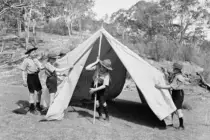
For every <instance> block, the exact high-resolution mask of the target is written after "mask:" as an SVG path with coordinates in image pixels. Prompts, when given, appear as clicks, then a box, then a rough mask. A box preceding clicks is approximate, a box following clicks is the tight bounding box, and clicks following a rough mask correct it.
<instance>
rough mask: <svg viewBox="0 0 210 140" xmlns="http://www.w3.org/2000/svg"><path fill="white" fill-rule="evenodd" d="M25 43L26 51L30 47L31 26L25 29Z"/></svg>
mask: <svg viewBox="0 0 210 140" xmlns="http://www.w3.org/2000/svg"><path fill="white" fill-rule="evenodd" d="M25 42H26V50H27V49H28V45H29V26H26V27H25Z"/></svg>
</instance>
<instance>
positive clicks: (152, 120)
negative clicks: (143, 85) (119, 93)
mask: <svg viewBox="0 0 210 140" xmlns="http://www.w3.org/2000/svg"><path fill="white" fill-rule="evenodd" d="M107 104H108V110H109V114H110V116H112V117H115V118H119V119H122V120H126V121H128V122H132V123H135V124H139V125H144V126H148V127H153V128H154V127H157V128H159V129H162V128H164V122H163V121H160V120H159V119H158V118H157V117H156V116H155V114H154V113H153V112H152V110H151V109H150V108H149V107H148V106H147V105H144V104H141V103H137V102H133V101H127V100H122V99H115V100H114V101H109V102H108V103H107ZM72 105H73V106H78V107H81V108H86V109H89V110H93V103H92V102H89V101H88V102H87V101H85V102H84V101H81V102H80V104H75V102H74V101H73V102H72ZM78 113H79V114H82V115H81V116H84V117H93V115H92V114H89V113H88V112H86V113H84V112H83V111H82V112H80V111H78ZM96 116H98V114H97V113H96ZM110 121H111V120H110Z"/></svg>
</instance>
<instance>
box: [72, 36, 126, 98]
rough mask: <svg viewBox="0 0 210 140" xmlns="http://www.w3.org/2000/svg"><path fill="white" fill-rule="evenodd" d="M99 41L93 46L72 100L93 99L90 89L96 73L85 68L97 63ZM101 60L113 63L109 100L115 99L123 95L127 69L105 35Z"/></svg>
mask: <svg viewBox="0 0 210 140" xmlns="http://www.w3.org/2000/svg"><path fill="white" fill-rule="evenodd" d="M99 40H100V38H98V39H97V40H96V41H95V42H94V43H93V44H92V50H91V52H90V54H89V56H88V58H87V60H86V63H85V65H84V67H83V70H82V73H81V75H80V78H79V80H78V82H77V85H76V88H75V90H74V93H73V97H72V99H90V98H91V97H90V95H89V88H90V85H91V82H92V76H93V74H94V71H86V70H85V67H86V66H87V65H89V64H90V63H93V62H95V61H96V58H97V54H98V53H97V52H98V48H99ZM100 59H101V60H104V59H110V60H111V62H112V68H113V71H111V73H110V74H111V84H110V86H109V91H108V93H109V95H108V98H109V99H112V98H115V97H117V96H118V95H119V94H120V93H121V91H122V89H123V87H124V83H125V79H126V69H125V67H124V65H123V64H122V62H121V61H120V59H119V58H118V56H117V54H116V53H115V52H114V50H113V49H112V47H111V45H110V44H109V42H108V41H107V39H106V37H105V36H104V35H103V37H102V42H101V54H100Z"/></svg>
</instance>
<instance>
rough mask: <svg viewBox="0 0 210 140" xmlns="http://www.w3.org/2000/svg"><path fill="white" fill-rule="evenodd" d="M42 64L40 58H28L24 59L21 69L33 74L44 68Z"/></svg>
mask: <svg viewBox="0 0 210 140" xmlns="http://www.w3.org/2000/svg"><path fill="white" fill-rule="evenodd" d="M42 68H43V67H42V64H41V63H40V62H39V60H38V59H31V58H26V59H24V61H23V63H22V65H21V67H20V69H21V70H23V71H26V72H27V74H33V73H36V72H38V71H39V70H40V69H42Z"/></svg>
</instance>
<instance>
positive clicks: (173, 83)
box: [170, 77, 179, 89]
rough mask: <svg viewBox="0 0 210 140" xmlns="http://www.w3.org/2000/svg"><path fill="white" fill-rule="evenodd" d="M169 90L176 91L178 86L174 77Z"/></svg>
mask: <svg viewBox="0 0 210 140" xmlns="http://www.w3.org/2000/svg"><path fill="white" fill-rule="evenodd" d="M170 86H171V88H173V89H178V87H179V85H178V83H177V77H175V78H174V79H173V81H172V83H171V84H170Z"/></svg>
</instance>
